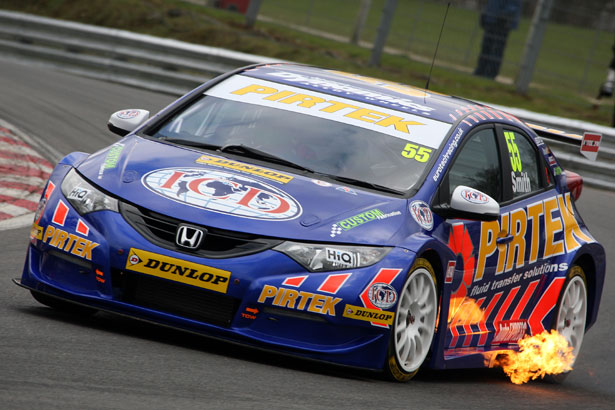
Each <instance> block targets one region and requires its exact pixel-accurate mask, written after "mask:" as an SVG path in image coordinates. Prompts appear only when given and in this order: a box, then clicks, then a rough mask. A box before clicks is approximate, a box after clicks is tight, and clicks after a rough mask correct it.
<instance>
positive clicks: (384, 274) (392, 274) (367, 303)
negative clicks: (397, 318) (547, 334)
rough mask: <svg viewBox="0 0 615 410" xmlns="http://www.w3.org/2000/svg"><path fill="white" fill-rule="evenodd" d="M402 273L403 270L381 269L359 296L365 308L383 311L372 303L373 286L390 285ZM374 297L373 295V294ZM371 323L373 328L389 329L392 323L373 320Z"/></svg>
mask: <svg viewBox="0 0 615 410" xmlns="http://www.w3.org/2000/svg"><path fill="white" fill-rule="evenodd" d="M401 271H402V269H386V268H382V269H380V270H379V271H378V273H377V274H376V276H374V278H373V279H372V280H371V282H370V283H368V284H367V286H366V287H365V289H363V291H362V292H361V294H360V295H359V299H361V303H363V306H364V307H366V308H368V309H373V310H382V309H381V308H380V307H378V306H376V305H375V304H374V303H373V302H372V300H371V298H370V290H371V289H372V286H373V285H375V284H377V283H379V284H385V285H390V284H391V283H393V281H394V280H395V278H397V276H398V275H399V274H400V273H401ZM372 295H373V292H372ZM392 306H393V305H391V307H392ZM391 320H392V319H391ZM370 323H371V324H372V326H377V327H387V328H388V327H389V324H390V323H387V322H382V321H372V320H370ZM391 323H392V322H391Z"/></svg>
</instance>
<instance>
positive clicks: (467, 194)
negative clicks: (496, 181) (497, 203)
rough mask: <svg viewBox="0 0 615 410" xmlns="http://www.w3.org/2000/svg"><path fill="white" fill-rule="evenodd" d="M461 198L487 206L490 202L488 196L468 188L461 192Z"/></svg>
mask: <svg viewBox="0 0 615 410" xmlns="http://www.w3.org/2000/svg"><path fill="white" fill-rule="evenodd" d="M461 197H462V198H463V199H465V200H466V201H468V202H470V203H473V204H479V205H480V204H486V203H487V202H489V198H487V195H485V194H483V193H482V192H480V191H477V190H475V189H471V188H466V189H462V190H461Z"/></svg>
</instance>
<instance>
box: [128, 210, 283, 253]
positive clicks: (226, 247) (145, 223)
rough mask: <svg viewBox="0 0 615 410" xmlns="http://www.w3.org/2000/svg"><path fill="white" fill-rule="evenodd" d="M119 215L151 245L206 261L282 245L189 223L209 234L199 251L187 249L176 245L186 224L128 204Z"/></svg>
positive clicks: (256, 236)
mask: <svg viewBox="0 0 615 410" xmlns="http://www.w3.org/2000/svg"><path fill="white" fill-rule="evenodd" d="M120 212H121V213H122V216H123V217H124V219H125V220H126V222H128V223H129V224H130V225H131V226H132V227H133V228H135V229H136V230H137V231H138V232H139V233H141V235H143V236H144V237H145V238H147V239H148V240H149V241H150V242H152V243H154V244H156V245H158V246H161V247H163V248H167V249H170V250H173V251H177V252H184V253H189V254H197V255H199V256H203V257H206V258H230V257H236V256H243V255H249V254H252V253H257V252H261V251H264V250H266V249H270V248H272V247H274V246H275V245H277V244H279V243H280V242H281V240H279V239H274V238H267V237H262V236H258V235H252V234H246V233H242V232H235V231H228V230H224V229H218V228H212V227H209V226H202V225H195V224H190V225H193V226H199V227H200V228H202V229H203V230H204V231H205V232H206V235H205V238H204V240H203V242H202V243H201V246H200V247H199V248H198V249H194V250H192V249H186V248H182V247H179V246H177V244H176V243H175V235H176V232H177V228H178V226H179V225H180V224H182V223H187V222H185V221H182V220H180V219H176V218H172V217H170V216H166V215H162V214H159V213H157V212H153V211H150V210H147V209H145V208H142V207H137V206H135V205H131V204H128V203H125V202H122V203H120Z"/></svg>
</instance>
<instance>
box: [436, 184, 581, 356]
mask: <svg viewBox="0 0 615 410" xmlns="http://www.w3.org/2000/svg"><path fill="white" fill-rule="evenodd" d="M530 223H531V226H530ZM502 231H503V232H505V233H506V234H509V235H510V236H512V239H511V240H510V242H508V243H507V244H501V245H498V244H497V237H498V235H499V236H500V237H501V236H502V233H501V232H502ZM541 232H542V233H544V236H545V241H544V243H545V246H544V247H543V246H540V243H541V240H540V233H541ZM526 236H527V237H528V238H529V243H528V244H526V241H528V239H526ZM590 242H593V238H591V236H589V235H587V234H586V233H585V232H584V231H583V230H582V229H581V227H580V226H579V223H578V221H577V219H576V217H575V216H574V213H573V208H572V203H571V200H570V193H566V194H565V195H556V196H553V197H550V198H547V199H544V200H542V201H538V202H536V203H533V204H530V205H528V206H526V207H524V208H518V209H514V210H512V211H510V212H507V213H504V214H503V215H502V216H501V217H500V220H499V221H491V222H481V225H480V240H479V241H478V249H477V250H476V251H475V249H474V246H473V244H472V240H471V238H470V236H469V234H468V231H467V229H466V227H465V225H464V224H463V223H457V224H454V225H453V226H452V227H451V233H450V237H449V247H450V248H451V250H452V251H453V252H454V253H455V254H457V255H460V256H461V258H462V259H463V267H462V270H463V278H462V281H461V283H460V284H459V287H458V288H457V289H455V290H454V291H453V292H452V293H451V299H450V304H449V322H448V324H449V326H448V327H449V330H450V332H451V335H452V338H451V341H450V343H449V347H450V348H455V347H459V346H458V342H459V340H462V341H463V343H462V346H469V345H470V344H471V341H472V338H473V337H477V338H478V339H474V340H475V341H477V342H478V344H477V346H484V345H485V343H486V342H487V340H488V336H489V335H490V334H492V332H491V330H494V331H497V329H498V327H495V328H494V327H493V326H494V325H493V324H496V323H499V322H502V321H504V320H505V319H506V320H508V321H519V320H520V318H521V316H522V315H523V314H524V310H525V309H526V307H527V306H528V303H529V301H530V299H531V298H532V296H533V295H534V293H536V292H538V291H539V288H538V284H539V283H540V281H541V278H542V277H544V275H546V274H553V273H560V275H561V273H563V272H566V271H568V269H569V265H568V263H566V262H562V263H550V262H548V261H546V260H547V259H548V258H550V257H552V256H556V255H560V254H563V253H565V252H571V251H574V250H576V249H578V248H579V247H580V246H581V245H582V244H583V243H590ZM539 254H540V255H539ZM539 256H540V259H544V260H545V262H543V263H539V264H536V262H537V261H538V260H539ZM490 257H493V258H496V259H495V260H494V261H493V262H494V263H493V264H494V265H495V267H496V270H495V272H494V274H495V276H494V277H491V278H490V279H489V280H487V281H484V278H483V276H484V273H485V268H486V266H487V259H488V258H490ZM526 263H527V264H528V266H527V268H525V269H520V268H523V266H525V264H526ZM489 265H491V263H490V264H489ZM513 269H515V270H516V271H513ZM511 271H513V273H511V274H509V275H508V276H504V277H500V276H498V275H502V274H503V273H505V272H511ZM564 279H565V278H563V277H561V276H558V277H556V278H555V279H553V280H552V281H551V282H550V284H549V286H548V288H547V289H546V290H544V289H540V292H542V296H541V299H540V300H539V301H538V303H537V304H536V305H535V307H534V308H533V311H532V312H530V313H529V316H525V317H528V320H527V328H529V329H530V333H531V334H537V333H540V332H542V331H543V330H544V329H545V327H544V324H543V320H544V319H545V318H546V316H547V315H548V314H549V312H550V311H551V310H552V309H553V308H554V307H555V305H556V303H557V298H558V296H559V291H560V289H561V286H562V284H563V280H564ZM445 282H446V281H445ZM522 282H523V283H525V284H526V285H523V286H524V291H523V292H521V283H522ZM528 282H529V283H528ZM470 306H471V307H472V310H468V309H469V307H470ZM496 307H497V308H496ZM511 311H512V312H511ZM460 312H461V313H460ZM468 312H475V313H473V314H471V315H470V314H469V313H468ZM525 315H528V312H525ZM454 318H456V319H455V320H451V319H454ZM511 323H512V322H511ZM503 326H504V325H503ZM489 327H490V328H489ZM505 328H506V326H504V327H502V329H505ZM508 329H509V330H510V329H512V328H510V326H508ZM517 330H518V327H517ZM502 332H504V330H502ZM510 332H513V331H512V330H510ZM510 332H509V333H507V334H508V336H506V335H504V333H501V334H500V333H498V335H500V336H499V337H498V338H497V339H496V338H495V337H494V340H492V342H491V343H496V344H497V343H509V342H511V340H512V339H513V336H511V333H510ZM518 332H519V334H521V333H523V334H525V331H523V332H522V331H521V330H518ZM516 335H517V334H516V333H515V335H514V337H516Z"/></svg>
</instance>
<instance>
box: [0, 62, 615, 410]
mask: <svg viewBox="0 0 615 410" xmlns="http://www.w3.org/2000/svg"><path fill="white" fill-rule="evenodd" d="M171 101H172V97H170V96H166V95H160V94H155V93H151V92H146V91H141V90H134V89H130V88H127V87H125V86H120V85H116V84H108V83H104V82H100V81H95V80H88V79H84V78H80V77H74V76H71V75H67V74H62V73H58V72H53V71H49V70H48V69H41V68H38V67H29V66H25V65H19V64H15V63H9V62H0V118H1V119H5V120H7V121H9V122H10V123H11V124H14V125H15V126H17V127H19V129H21V130H22V131H24V132H25V133H26V134H28V135H31V136H35V137H37V138H39V139H40V140H41V141H42V142H43V144H47V145H46V146H47V147H49V148H48V149H47V150H46V151H45V152H41V153H40V154H42V155H44V156H45V157H46V158H47V159H48V160H49V161H52V162H55V161H57V160H58V156H59V155H63V154H66V153H69V152H71V151H85V152H95V151H96V150H98V149H100V148H102V147H104V146H107V145H109V144H111V143H113V142H115V141H117V140H118V137H117V136H115V135H114V134H111V133H110V132H109V131H107V129H106V122H107V120H108V118H109V115H110V114H111V113H112V112H114V111H117V110H120V109H124V108H145V109H149V110H151V111H152V112H156V111H157V110H159V109H160V108H162V107H164V106H165V105H166V104H168V103H170V102H171ZM614 203H615V193H613V192H606V191H600V190H596V189H591V188H585V189H584V191H583V194H582V196H581V199H580V201H579V202H578V207H579V208H580V212H581V215H582V216H583V217H584V218H585V221H586V223H587V225H588V226H589V228H590V231H591V232H592V233H593V235H594V236H595V237H596V238H597V239H598V240H599V241H600V242H602V244H603V245H604V246H605V248H606V249H607V258H608V262H607V266H608V267H607V279H606V284H605V289H604V293H603V298H602V304H601V308H600V314H599V317H598V322H597V323H596V325H595V326H594V327H593V328H592V329H591V330H590V331H589V332H588V333H587V335H586V337H585V340H584V343H583V348H582V351H581V354H580V356H579V358H578V360H577V365H576V369H575V370H574V371H573V372H572V373H571V374H570V376H569V377H568V378H567V379H566V381H565V382H564V383H563V384H561V385H556V384H549V383H545V382H532V383H529V384H525V385H520V386H517V385H514V384H512V383H510V382H509V381H508V379H507V378H506V377H505V376H504V375H503V374H502V373H501V371H500V370H498V369H487V370H449V371H438V372H427V371H424V372H421V373H419V376H417V378H415V379H414V380H412V381H411V382H410V383H407V384H396V383H390V382H386V381H383V380H380V379H379V378H377V377H374V375H373V374H371V373H369V372H360V371H355V370H350V371H349V370H347V369H341V368H338V367H334V366H328V365H323V364H320V363H313V362H306V361H303V360H299V359H294V358H288V357H285V356H281V355H277V354H274V353H268V352H261V351H255V350H252V349H249V348H244V347H237V346H235V345H228V344H225V343H223V342H219V341H214V340H210V339H206V338H202V337H198V336H193V335H189V334H185V333H182V332H178V331H174V330H169V329H164V328H160V327H155V326H152V325H149V324H146V323H142V322H138V321H135V320H132V319H126V318H122V317H117V316H114V315H110V314H97V315H95V316H93V317H92V318H88V319H80V318H74V317H71V316H67V315H63V314H60V313H57V312H55V311H53V310H51V309H49V308H46V307H44V306H42V305H40V304H38V303H37V302H36V301H34V300H33V299H32V298H31V296H30V295H29V293H28V292H26V291H24V290H23V289H21V288H19V287H17V286H15V285H13V284H12V283H11V279H12V278H14V277H19V276H20V275H21V270H22V267H23V261H24V256H25V249H26V245H27V242H28V239H27V237H28V228H27V227H26V228H20V229H11V230H5V231H0V255H1V260H2V262H3V263H2V268H1V269H0V283H2V286H0V408H2V409H16V410H17V409H19V410H20V409H79V410H82V409H165V410H167V409H182V410H184V409H203V408H212V409H218V408H219V409H325V408H326V409H330V408H335V409H379V408H383V409H384V408H390V409H459V408H479V409H530V408H531V409H542V408H545V409H546V408H558V409H580V408H583V409H612V408H614V404H613V403H615V343H613V342H612V337H613V335H615V324H614V321H613V318H614V317H615V298H613V295H615V282H614V281H613V278H612V274H611V273H610V272H608V271H609V270H610V271H611V272H612V271H613V269H612V267H613V266H615V235H613V232H615V218H613V210H614V206H613V204H614Z"/></svg>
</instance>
